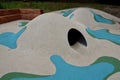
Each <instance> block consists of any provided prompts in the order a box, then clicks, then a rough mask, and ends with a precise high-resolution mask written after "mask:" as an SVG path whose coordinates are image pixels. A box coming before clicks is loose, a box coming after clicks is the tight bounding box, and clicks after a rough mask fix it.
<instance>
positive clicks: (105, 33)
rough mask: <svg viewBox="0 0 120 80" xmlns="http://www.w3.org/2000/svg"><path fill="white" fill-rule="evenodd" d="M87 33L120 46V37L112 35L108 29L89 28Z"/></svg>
mask: <svg viewBox="0 0 120 80" xmlns="http://www.w3.org/2000/svg"><path fill="white" fill-rule="evenodd" d="M86 31H87V32H88V34H90V35H91V36H93V37H95V38H98V39H105V40H109V41H111V42H113V43H115V44H117V45H120V35H117V34H112V33H110V32H109V30H107V29H100V30H92V29H90V28H87V29H86Z"/></svg>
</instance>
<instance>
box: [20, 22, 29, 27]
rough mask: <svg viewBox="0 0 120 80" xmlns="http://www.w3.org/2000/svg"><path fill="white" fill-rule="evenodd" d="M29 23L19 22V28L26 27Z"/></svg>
mask: <svg viewBox="0 0 120 80" xmlns="http://www.w3.org/2000/svg"><path fill="white" fill-rule="evenodd" d="M27 23H28V22H19V24H18V26H19V27H24V26H25V25H26V24H27Z"/></svg>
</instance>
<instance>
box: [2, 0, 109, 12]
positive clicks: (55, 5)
mask: <svg viewBox="0 0 120 80" xmlns="http://www.w3.org/2000/svg"><path fill="white" fill-rule="evenodd" d="M107 6H110V5H101V4H98V3H65V2H36V1H31V2H22V1H10V2H2V7H3V8H4V9H16V8H17V9H18V8H33V9H34V8H35V9H42V10H44V12H50V11H56V10H61V9H67V8H75V7H91V8H95V9H100V10H102V9H103V8H105V7H107Z"/></svg>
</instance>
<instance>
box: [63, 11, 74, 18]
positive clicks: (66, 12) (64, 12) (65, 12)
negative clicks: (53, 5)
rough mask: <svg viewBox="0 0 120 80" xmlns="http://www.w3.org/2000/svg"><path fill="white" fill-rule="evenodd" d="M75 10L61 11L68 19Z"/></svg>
mask: <svg viewBox="0 0 120 80" xmlns="http://www.w3.org/2000/svg"><path fill="white" fill-rule="evenodd" d="M73 11H74V10H72V9H70V10H66V11H61V13H62V14H63V16H64V17H67V16H68V15H70V14H71V13H72V12H73Z"/></svg>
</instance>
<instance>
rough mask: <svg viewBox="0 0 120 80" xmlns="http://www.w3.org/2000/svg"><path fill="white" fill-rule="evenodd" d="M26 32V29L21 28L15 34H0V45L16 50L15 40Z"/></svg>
mask: <svg viewBox="0 0 120 80" xmlns="http://www.w3.org/2000/svg"><path fill="white" fill-rule="evenodd" d="M25 30H26V27H24V28H22V29H21V30H20V31H19V32H17V33H16V34H14V33H12V32H5V33H2V34H0V44H1V45H4V46H7V47H9V48H11V49H15V48H17V43H16V42H17V39H18V38H19V37H20V35H21V34H22V33H23V32H24V31H25Z"/></svg>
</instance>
